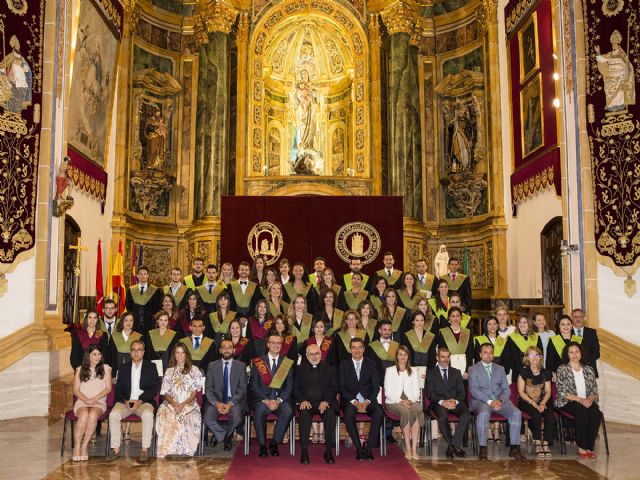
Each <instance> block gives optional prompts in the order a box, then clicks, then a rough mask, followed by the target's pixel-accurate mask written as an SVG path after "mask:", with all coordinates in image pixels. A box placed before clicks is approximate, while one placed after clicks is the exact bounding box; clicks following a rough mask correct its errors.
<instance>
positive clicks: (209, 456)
mask: <svg viewBox="0 0 640 480" xmlns="http://www.w3.org/2000/svg"><path fill="white" fill-rule="evenodd" d="M608 430H609V445H610V449H611V455H610V456H609V457H607V456H606V455H605V454H604V446H603V442H602V439H600V440H599V444H598V446H597V452H598V453H599V456H598V458H596V459H589V460H581V459H580V460H579V459H578V457H577V456H576V455H575V446H573V447H572V446H569V454H568V455H560V454H559V453H558V452H557V451H554V452H555V454H554V457H553V459H552V460H536V459H535V458H534V457H533V455H532V453H533V452H532V447H528V448H524V449H523V452H524V453H525V454H527V455H528V456H529V457H530V458H531V460H528V461H526V462H518V463H516V462H513V461H511V460H508V459H507V455H506V454H507V450H506V449H505V448H504V447H501V446H490V448H489V458H490V460H491V461H489V462H478V461H476V460H474V459H473V458H467V459H464V460H456V461H453V462H449V461H446V460H444V456H443V451H442V450H443V448H442V446H438V445H437V443H434V456H432V457H427V456H424V457H423V459H422V460H420V461H418V462H414V466H415V467H416V470H417V471H418V473H419V475H420V476H421V477H422V478H429V479H434V480H439V479H443V480H445V479H458V478H464V479H478V480H480V479H486V478H490V479H492V480H501V479H519V478H522V479H525V478H526V479H527V480H531V479H537V478H544V479H558V480H560V479H572V480H573V479H577V480H583V479H584V480H586V479H605V478H608V479H612V480H626V479H629V480H631V479H637V478H640V473H639V472H638V467H639V466H640V460H639V457H638V454H637V453H636V448H637V445H640V427H631V426H625V425H616V424H609V425H608ZM61 437H62V424H61V423H56V424H53V425H51V426H49V425H48V424H47V420H46V419H45V418H24V419H18V420H5V421H0V479H1V480H4V479H24V480H29V479H42V478H46V479H51V480H54V479H55V480H59V479H65V480H72V479H73V480H75V479H83V480H85V479H86V480H94V479H96V480H102V479H105V480H120V479H122V480H125V479H126V480H138V479H140V480H155V479H177V478H188V479H205V478H206V479H212V480H216V479H223V478H224V474H225V472H226V470H227V468H228V464H229V462H230V459H231V455H230V454H229V453H228V452H222V449H221V447H217V448H216V449H210V448H207V451H206V456H205V457H200V458H195V459H177V460H155V459H152V460H150V461H149V462H147V463H146V464H144V465H140V464H138V462H137V455H138V451H139V443H138V442H139V439H140V434H139V431H138V430H137V429H136V428H135V426H134V431H133V440H132V441H131V442H130V444H129V445H128V446H127V447H126V450H125V452H126V453H128V455H125V456H124V457H123V458H120V459H118V460H117V461H116V462H114V463H112V464H107V463H105V462H104V459H103V457H102V455H103V454H104V443H103V442H104V435H103V436H101V437H100V438H99V439H98V441H97V442H96V443H95V445H94V446H93V447H92V448H91V450H90V452H89V453H90V454H91V455H92V458H91V460H90V461H89V462H84V463H80V464H74V463H72V462H71V460H70V456H71V448H70V442H69V441H67V449H66V450H65V455H64V457H62V458H61V457H60V440H61ZM468 453H469V454H470V453H471V452H470V449H469V452H468ZM341 454H342V455H352V454H353V451H352V450H351V449H342V450H341ZM339 460H340V459H339V458H338V461H339ZM248 461H251V457H248ZM330 468H331V467H329V466H328V467H327V474H329V475H330ZM290 478H292V479H293V478H295V477H294V476H291V477H290Z"/></svg>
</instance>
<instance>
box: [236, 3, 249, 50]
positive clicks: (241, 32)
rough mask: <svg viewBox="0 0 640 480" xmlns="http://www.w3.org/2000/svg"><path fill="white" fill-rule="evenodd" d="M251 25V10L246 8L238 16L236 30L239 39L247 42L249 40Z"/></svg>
mask: <svg viewBox="0 0 640 480" xmlns="http://www.w3.org/2000/svg"><path fill="white" fill-rule="evenodd" d="M249 25H251V19H250V17H249V12H247V11H246V10H244V11H242V12H240V15H239V16H238V26H237V30H236V33H237V36H238V41H240V42H245V43H246V42H247V41H248V40H249Z"/></svg>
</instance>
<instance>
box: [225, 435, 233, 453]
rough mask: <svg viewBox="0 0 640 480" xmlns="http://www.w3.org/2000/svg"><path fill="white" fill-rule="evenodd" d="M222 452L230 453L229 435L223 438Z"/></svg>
mask: <svg viewBox="0 0 640 480" xmlns="http://www.w3.org/2000/svg"><path fill="white" fill-rule="evenodd" d="M224 451H225V452H229V451H231V435H227V436H226V437H224Z"/></svg>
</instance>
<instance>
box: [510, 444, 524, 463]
mask: <svg viewBox="0 0 640 480" xmlns="http://www.w3.org/2000/svg"><path fill="white" fill-rule="evenodd" d="M509 456H510V457H511V458H513V459H514V460H526V459H527V457H525V456H524V455H522V454H521V453H520V447H511V450H509Z"/></svg>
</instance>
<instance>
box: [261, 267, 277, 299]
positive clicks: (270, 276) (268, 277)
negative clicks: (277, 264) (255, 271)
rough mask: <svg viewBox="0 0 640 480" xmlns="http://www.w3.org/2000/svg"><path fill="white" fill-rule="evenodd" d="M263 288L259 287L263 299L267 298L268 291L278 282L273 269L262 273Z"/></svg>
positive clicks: (267, 269) (269, 268)
mask: <svg viewBox="0 0 640 480" xmlns="http://www.w3.org/2000/svg"><path fill="white" fill-rule="evenodd" d="M264 278H265V281H264V286H261V287H260V293H262V296H263V297H264V298H269V289H270V288H271V285H273V284H274V283H276V282H277V281H278V272H276V270H275V268H271V267H268V268H266V269H265V272H264Z"/></svg>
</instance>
